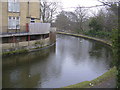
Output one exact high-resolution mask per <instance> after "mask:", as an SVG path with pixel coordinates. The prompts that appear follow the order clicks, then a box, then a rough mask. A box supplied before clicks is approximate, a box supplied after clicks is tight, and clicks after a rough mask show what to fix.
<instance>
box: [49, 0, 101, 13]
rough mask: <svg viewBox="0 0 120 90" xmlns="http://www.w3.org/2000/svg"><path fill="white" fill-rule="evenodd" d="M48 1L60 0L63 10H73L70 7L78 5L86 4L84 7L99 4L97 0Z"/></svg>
mask: <svg viewBox="0 0 120 90" xmlns="http://www.w3.org/2000/svg"><path fill="white" fill-rule="evenodd" d="M47 1H48V0H47ZM49 1H57V2H61V4H62V6H63V8H64V10H67V11H71V10H73V8H70V7H77V6H78V5H80V6H86V7H89V6H95V5H101V3H100V2H98V1H97V0H49Z"/></svg>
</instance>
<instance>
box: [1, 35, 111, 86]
mask: <svg viewBox="0 0 120 90" xmlns="http://www.w3.org/2000/svg"><path fill="white" fill-rule="evenodd" d="M111 52H112V51H111V49H110V48H109V47H107V46H105V45H103V44H101V43H98V42H95V41H92V40H85V39H82V38H77V37H72V36H65V35H58V36H57V42H56V46H53V47H51V48H49V49H45V50H41V51H39V52H32V53H29V54H21V55H13V56H9V57H3V72H2V74H3V80H2V81H3V87H8V88H11V87H12V88H59V87H64V86H68V85H71V84H76V83H79V82H82V81H89V80H92V79H95V78H97V77H98V76H100V75H102V74H103V73H105V72H106V71H107V70H108V69H109V68H110V65H111V64H110V63H111V61H112V53H111Z"/></svg>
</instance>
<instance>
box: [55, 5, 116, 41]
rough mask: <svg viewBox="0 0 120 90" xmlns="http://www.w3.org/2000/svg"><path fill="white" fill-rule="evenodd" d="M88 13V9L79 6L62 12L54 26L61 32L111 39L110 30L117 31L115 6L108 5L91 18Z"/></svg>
mask: <svg viewBox="0 0 120 90" xmlns="http://www.w3.org/2000/svg"><path fill="white" fill-rule="evenodd" d="M89 12H90V10H89V8H82V7H81V6H78V7H76V8H75V10H74V11H72V12H70V11H62V12H60V13H59V14H58V15H57V18H56V20H55V26H56V27H57V29H58V30H61V31H66V32H72V33H81V34H86V35H90V36H96V37H102V38H103V37H104V38H106V37H107V38H108V39H109V38H111V32H112V30H113V29H118V6H117V4H109V6H105V7H104V9H103V8H101V9H100V10H98V13H97V14H93V15H92V16H89Z"/></svg>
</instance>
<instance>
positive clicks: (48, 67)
mask: <svg viewBox="0 0 120 90" xmlns="http://www.w3.org/2000/svg"><path fill="white" fill-rule="evenodd" d="M51 49H52V50H51ZM47 53H48V54H47ZM41 54H45V55H41ZM19 57H20V58H18V56H14V57H11V58H9V59H8V58H6V59H3V60H4V61H10V60H12V59H15V60H14V61H15V62H14V65H13V66H12V67H11V66H9V67H8V68H9V69H8V68H7V66H8V65H7V66H5V65H3V66H4V67H3V87H15V86H16V87H28V88H33V87H34V88H35V87H41V83H42V82H45V81H49V79H50V77H49V76H52V77H54V78H57V76H59V75H58V74H60V72H61V68H62V67H61V65H62V63H61V62H58V61H62V60H55V59H56V56H55V47H52V48H50V49H49V50H48V51H47V50H44V51H40V52H33V53H30V54H26V55H20V56H19ZM25 60H26V61H25ZM16 61H17V62H16ZM22 61H25V62H23V63H25V64H20V63H21V62H22ZM4 64H6V63H4ZM10 64H13V63H10ZM7 70H11V72H12V73H13V74H14V75H13V74H12V73H10V72H9V71H7ZM16 71H17V72H16ZM6 72H8V73H6ZM15 72H16V73H15ZM6 74H7V75H6ZM17 74H18V75H17ZM29 75H30V76H29ZM15 77H16V78H17V79H16V80H14V79H13V80H12V79H11V78H15ZM52 77H51V78H52ZM37 85H39V86H37Z"/></svg>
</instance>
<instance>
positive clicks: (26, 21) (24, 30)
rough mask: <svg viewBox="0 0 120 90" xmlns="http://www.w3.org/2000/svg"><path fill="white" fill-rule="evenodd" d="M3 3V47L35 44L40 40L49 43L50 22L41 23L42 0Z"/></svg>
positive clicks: (8, 0) (20, 0)
mask: <svg viewBox="0 0 120 90" xmlns="http://www.w3.org/2000/svg"><path fill="white" fill-rule="evenodd" d="M1 5H2V32H1V35H0V37H2V46H3V48H2V49H5V50H6V49H9V48H18V47H19V48H20V47H26V46H33V45H35V44H36V42H39V40H42V42H44V43H47V44H48V43H49V41H50V37H49V36H50V35H49V34H50V24H49V23H41V12H40V0H25V1H24V0H7V1H6V2H2V3H1ZM52 33H53V32H52ZM43 40H44V41H43Z"/></svg>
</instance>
